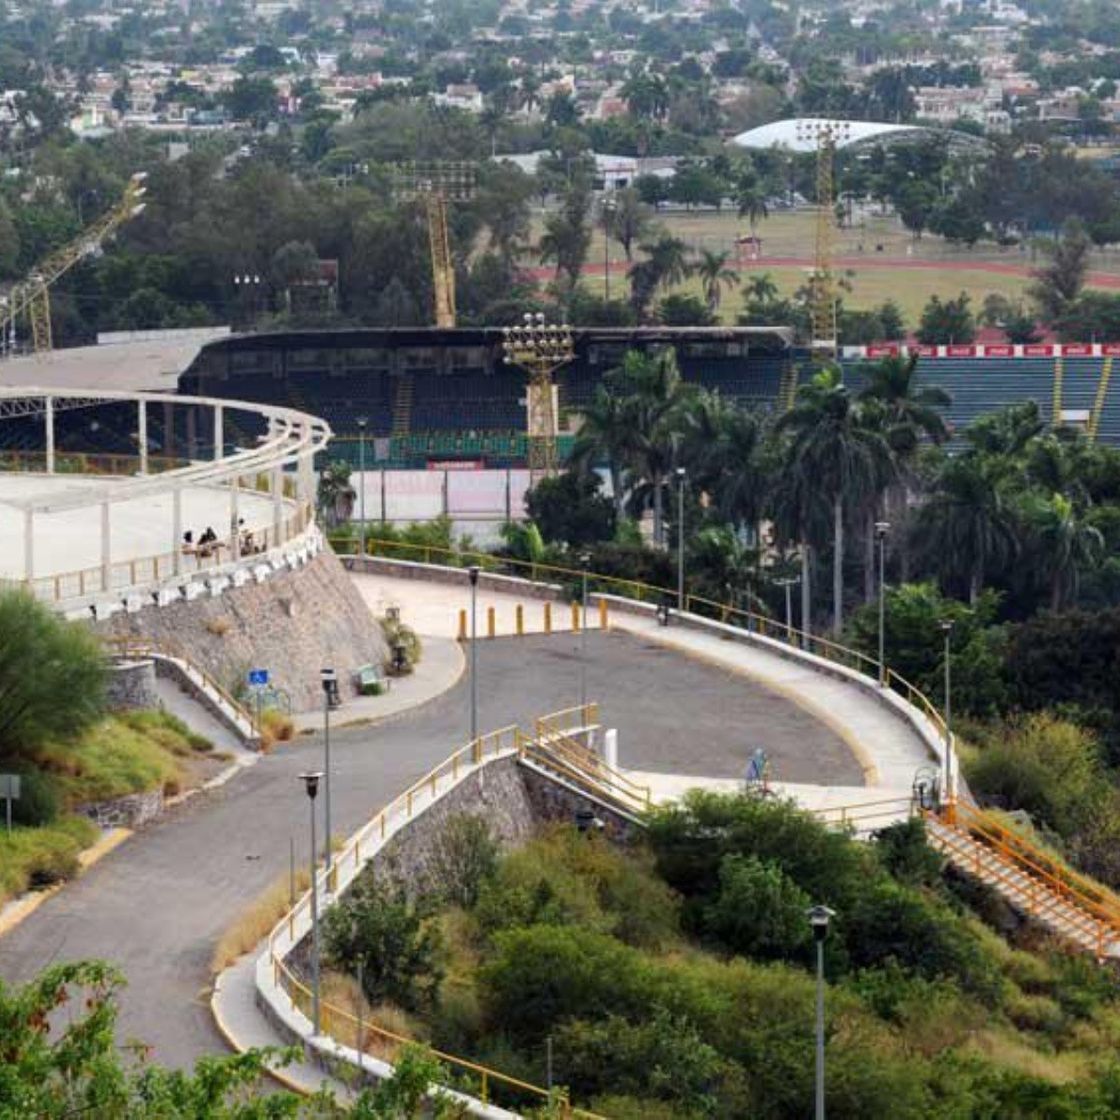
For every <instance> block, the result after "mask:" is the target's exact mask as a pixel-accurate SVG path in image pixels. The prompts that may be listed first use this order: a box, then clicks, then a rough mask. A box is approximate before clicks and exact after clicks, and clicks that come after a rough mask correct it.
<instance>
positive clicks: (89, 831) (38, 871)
mask: <svg viewBox="0 0 1120 1120" xmlns="http://www.w3.org/2000/svg"><path fill="white" fill-rule="evenodd" d="M97 835H98V832H97V826H96V825H95V824H94V823H93V822H92V821H89V820H86V819H85V818H84V817H64V818H62V819H61V820H59V821H58V822H56V823H55V824H53V825H51V826H50V827H47V828H14V829H13V830H12V833H11V835H10V836H9V835H8V833H7V832H6V831H4V830H2V829H0V902H2V901H4V900H5V899H7V898H10V897H12V896H13V895H18V894H22V893H23V892H24V891H27V890H33V889H37V888H41V887H47V886H52V885H53V884H55V883H60V882H62V881H64V880H66V879H69V878H72V877H73V876H74V875H76V874H77V873H78V868H79V862H78V853H79V852H81V850H82V849H83V848H87V847H89V845H90V844H92V843H93V842H94V841H95V840H96V839H97Z"/></svg>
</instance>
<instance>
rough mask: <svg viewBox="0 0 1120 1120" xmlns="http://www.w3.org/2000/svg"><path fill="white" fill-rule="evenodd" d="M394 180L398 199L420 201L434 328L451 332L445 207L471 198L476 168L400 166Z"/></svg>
mask: <svg viewBox="0 0 1120 1120" xmlns="http://www.w3.org/2000/svg"><path fill="white" fill-rule="evenodd" d="M396 178H397V185H396V188H395V192H394V193H395V194H396V196H397V197H398V198H402V199H421V200H423V203H424V210H425V213H426V216H427V221H428V241H429V243H430V245H431V252H432V290H433V292H434V294H435V312H436V326H437V327H440V328H441V329H443V330H450V329H451V328H452V327H454V326H455V262H454V260H453V259H452V257H451V239H450V237H449V236H448V232H447V204H448V203H449V202H466V201H469V200H470V198H471V197H473V195H474V187H475V167H474V165H473V164H470V163H459V162H455V161H452V160H436V161H431V162H428V163H403V164H399V165H398V166H397V168H396Z"/></svg>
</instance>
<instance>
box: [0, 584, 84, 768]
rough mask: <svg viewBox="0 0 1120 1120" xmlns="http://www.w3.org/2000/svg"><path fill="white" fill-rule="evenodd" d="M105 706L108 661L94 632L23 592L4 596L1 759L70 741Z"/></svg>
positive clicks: (0, 609)
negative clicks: (49, 742)
mask: <svg viewBox="0 0 1120 1120" xmlns="http://www.w3.org/2000/svg"><path fill="white" fill-rule="evenodd" d="M104 706H105V658H104V654H103V651H102V649H101V647H100V645H99V643H98V641H97V639H96V637H95V636H94V635H93V633H92V632H91V631H90V630H88V629H87V628H86V627H84V626H82V625H80V624H79V623H76V622H67V621H66V620H64V619H62V618H60V617H59V616H58V615H56V614H55V613H54V612H53V611H51V610H50V609H48V608H47V607H45V606H43V605H42V604H41V603H39V602H38V601H37V600H35V599H33V598H32V597H31V596H30V595H28V594H26V593H25V592H22V591H5V592H0V758H6V759H10V758H14V757H18V756H20V755H22V754H26V753H27V752H29V751H31V750H33V749H34V748H35V747H37V746H39V745H40V744H41V743H43V742H44V741H45V740H47V739H59V740H62V741H65V740H67V739H70V738H71V737H72V736H74V735H77V734H79V733H80V732H82V731H84V730H85V729H86V728H87V727H88V726H89V725H90V724H91V723H93V721H94V720H96V719H97V718H98V716H100V715H101V714H102V712H103V711H104Z"/></svg>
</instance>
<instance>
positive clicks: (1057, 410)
mask: <svg viewBox="0 0 1120 1120" xmlns="http://www.w3.org/2000/svg"><path fill="white" fill-rule="evenodd" d="M1065 369H1066V367H1065V363H1064V362H1063V361H1062V358H1061V356H1060V355H1059V356H1058V357H1057V358H1055V359H1054V411H1053V415H1052V417H1051V423H1052V424H1053V426H1054V427H1055V428H1056V427H1058V425H1059V424H1061V422H1062V380H1063V378H1064V377H1065Z"/></svg>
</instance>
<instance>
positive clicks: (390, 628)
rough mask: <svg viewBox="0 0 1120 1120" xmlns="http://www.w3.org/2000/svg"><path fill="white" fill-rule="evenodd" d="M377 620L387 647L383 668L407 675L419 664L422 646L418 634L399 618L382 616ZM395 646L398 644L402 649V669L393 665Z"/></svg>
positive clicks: (399, 674) (400, 674)
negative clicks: (387, 651)
mask: <svg viewBox="0 0 1120 1120" xmlns="http://www.w3.org/2000/svg"><path fill="white" fill-rule="evenodd" d="M379 622H380V625H381V635H382V637H383V638H384V639H385V644H386V645H387V646H388V647H389V653H388V656H387V657H386V659H385V665H384V668H385V669H386V671H392V672H394V673H396V674H397V675H398V676H407V675H408V674H409V673H411V672H412V671H413V669H415V668H416V666H417V665H419V664H420V654H421V652H422V649H423V646H422V644H421V642H420V637H419V635H418V634H417V633H416V631H415V630H413V629H412V627H411V626H406V625H405V624H404V623H403V622H401V621H400V619H390V618H382V619H380V620H379ZM395 646H400V647H401V648H403V650H404V667H403V668H402V669H396V668H394V665H393V649H394V647H395Z"/></svg>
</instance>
